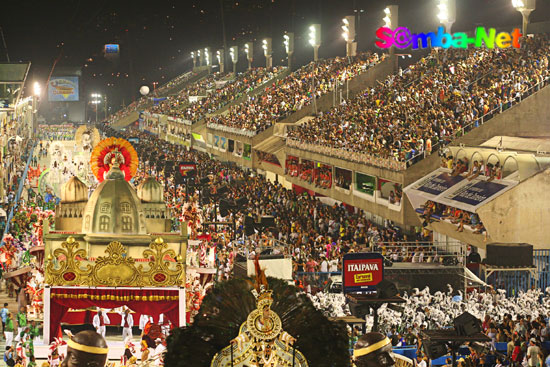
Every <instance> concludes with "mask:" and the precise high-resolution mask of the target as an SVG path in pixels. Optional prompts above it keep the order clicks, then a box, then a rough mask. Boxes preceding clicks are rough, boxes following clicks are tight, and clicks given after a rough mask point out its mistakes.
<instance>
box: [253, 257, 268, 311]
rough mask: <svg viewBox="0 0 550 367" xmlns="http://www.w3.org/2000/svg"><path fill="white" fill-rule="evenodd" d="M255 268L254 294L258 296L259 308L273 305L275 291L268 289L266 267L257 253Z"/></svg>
mask: <svg viewBox="0 0 550 367" xmlns="http://www.w3.org/2000/svg"><path fill="white" fill-rule="evenodd" d="M254 268H255V270H256V282H255V284H254V289H253V290H252V294H253V295H254V297H256V306H257V307H258V308H259V309H262V308H263V307H264V306H267V307H271V304H272V303H273V298H272V294H273V291H271V290H269V289H268V287H269V285H268V284H267V277H266V276H265V272H264V269H262V268H261V267H260V255H256V258H255V259H254Z"/></svg>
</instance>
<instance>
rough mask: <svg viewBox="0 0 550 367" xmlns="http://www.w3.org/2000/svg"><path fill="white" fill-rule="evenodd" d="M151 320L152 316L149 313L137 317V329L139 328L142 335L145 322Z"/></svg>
mask: <svg viewBox="0 0 550 367" xmlns="http://www.w3.org/2000/svg"><path fill="white" fill-rule="evenodd" d="M149 322H153V318H152V317H151V316H149V315H145V314H143V315H141V316H140V318H139V330H141V334H142V335H143V331H144V330H145V326H146V325H147V323H149Z"/></svg>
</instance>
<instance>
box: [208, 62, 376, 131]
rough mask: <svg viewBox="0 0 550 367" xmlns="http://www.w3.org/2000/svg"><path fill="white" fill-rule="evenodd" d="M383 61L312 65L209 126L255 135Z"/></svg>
mask: <svg viewBox="0 0 550 367" xmlns="http://www.w3.org/2000/svg"><path fill="white" fill-rule="evenodd" d="M383 59H384V57H379V56H378V55H377V54H370V53H362V54H360V55H359V56H356V57H354V58H353V59H352V61H351V62H348V59H347V58H343V57H336V58H334V59H325V60H319V61H316V62H311V63H309V64H307V65H304V66H302V67H301V68H300V69H298V70H296V71H294V72H293V73H292V74H290V75H289V76H287V77H286V78H284V79H282V80H280V81H277V82H276V83H273V84H272V85H271V86H269V87H266V88H265V91H264V93H263V94H261V95H259V96H253V97H249V98H248V100H247V101H245V102H243V103H240V104H238V105H236V106H231V108H230V109H229V113H228V114H224V115H217V116H211V117H209V118H208V119H207V126H208V127H209V128H212V129H215V130H222V131H230V132H233V133H236V134H240V135H247V136H254V135H256V134H258V133H259V132H261V131H264V130H265V129H267V128H269V127H270V126H272V125H273V124H274V123H276V122H278V121H280V120H282V119H284V118H285V117H286V116H288V115H290V114H292V113H294V112H296V111H298V110H301V109H302V108H303V107H305V106H308V105H310V104H311V103H312V101H313V98H314V96H315V98H319V97H321V96H322V95H325V94H327V93H328V92H329V91H331V90H332V89H333V88H334V85H335V84H336V83H337V81H338V80H340V81H343V80H346V79H353V78H354V77H355V76H357V75H359V74H361V73H363V72H365V71H366V70H367V69H368V68H370V67H372V66H374V65H375V64H377V63H378V62H380V61H382V60H383Z"/></svg>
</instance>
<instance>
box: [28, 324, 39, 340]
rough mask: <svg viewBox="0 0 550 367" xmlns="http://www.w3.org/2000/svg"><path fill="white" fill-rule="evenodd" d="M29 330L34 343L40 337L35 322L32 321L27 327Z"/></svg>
mask: <svg viewBox="0 0 550 367" xmlns="http://www.w3.org/2000/svg"><path fill="white" fill-rule="evenodd" d="M29 329H30V336H31V338H32V340H33V341H36V339H37V338H38V337H39V336H40V328H39V327H38V325H36V321H34V320H32V321H31V325H30V326H29Z"/></svg>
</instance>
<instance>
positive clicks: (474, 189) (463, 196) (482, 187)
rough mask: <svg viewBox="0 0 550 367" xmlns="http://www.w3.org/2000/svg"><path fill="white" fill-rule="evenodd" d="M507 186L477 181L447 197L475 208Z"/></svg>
mask: <svg viewBox="0 0 550 367" xmlns="http://www.w3.org/2000/svg"><path fill="white" fill-rule="evenodd" d="M507 187H508V186H506V185H502V184H499V183H496V182H487V181H479V182H476V183H470V184H468V185H466V186H464V187H462V188H460V189H458V190H456V191H455V192H453V194H452V195H449V197H448V198H449V199H451V200H454V201H458V202H461V203H464V204H468V205H472V206H476V205H479V204H481V203H482V202H484V201H485V200H487V199H488V198H490V197H491V196H494V195H495V194H497V193H498V192H499V191H502V190H504V189H506V188H507Z"/></svg>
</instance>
